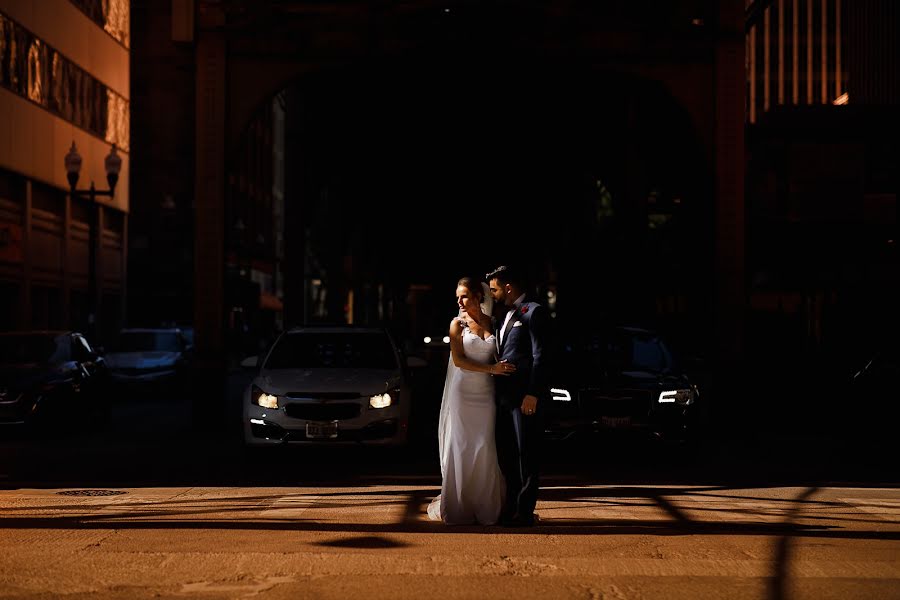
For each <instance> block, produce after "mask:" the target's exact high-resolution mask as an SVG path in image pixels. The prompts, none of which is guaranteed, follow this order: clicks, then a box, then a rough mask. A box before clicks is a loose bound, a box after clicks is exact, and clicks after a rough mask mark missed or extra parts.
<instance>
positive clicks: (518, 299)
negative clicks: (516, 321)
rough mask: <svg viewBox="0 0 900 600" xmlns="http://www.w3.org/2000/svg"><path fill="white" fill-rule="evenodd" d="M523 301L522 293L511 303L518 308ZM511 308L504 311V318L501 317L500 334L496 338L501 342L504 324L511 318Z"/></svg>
mask: <svg viewBox="0 0 900 600" xmlns="http://www.w3.org/2000/svg"><path fill="white" fill-rule="evenodd" d="M524 301H525V294H522V295H521V296H519V297H518V298H516V301H515V302H513V304H514V305H515V306H516V308H518V307H519V306H520V305H521V304H522V302H524ZM513 310H514V309H510V310H509V311H508V312H507V313H506V318H505V319H503V325H501V326H500V335H499V338H498V339H499V340H500V343H501V344H502V343H503V332H504V331H506V324H507V323H509V320H510V319H511V318H512V314H513Z"/></svg>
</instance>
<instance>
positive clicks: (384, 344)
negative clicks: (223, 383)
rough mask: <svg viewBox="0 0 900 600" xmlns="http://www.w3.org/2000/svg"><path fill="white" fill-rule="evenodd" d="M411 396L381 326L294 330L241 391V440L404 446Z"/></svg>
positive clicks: (271, 443) (251, 444)
mask: <svg viewBox="0 0 900 600" xmlns="http://www.w3.org/2000/svg"><path fill="white" fill-rule="evenodd" d="M256 360H257V359H256V358H255V357H251V358H249V359H245V360H244V362H243V363H242V364H243V366H245V367H253V366H257V365H256ZM411 401H412V397H411V393H410V386H409V382H408V378H407V374H406V364H405V362H404V361H403V359H402V355H401V353H400V351H399V349H398V348H397V346H396V344H395V343H394V341H393V339H392V337H391V335H390V334H389V333H388V332H387V330H385V329H378V328H362V327H349V326H348V327H303V328H297V329H292V330H289V331H286V332H284V333H282V334H281V335H280V336H279V338H278V339H277V340H276V341H275V343H274V344H273V345H272V348H271V350H269V352H268V354H267V355H266V356H265V358H264V359H263V362H262V365H260V366H259V372H258V374H257V375H256V377H255V378H254V379H253V381H252V382H251V383H250V385H249V386H247V389H246V390H245V391H244V398H243V421H244V423H243V426H244V442H245V445H246V446H248V447H260V446H274V445H284V444H290V445H294V444H298V445H302V444H306V445H310V444H320V445H321V444H348V443H349V444H357V443H364V444H377V445H388V446H397V445H403V444H405V443H406V441H407V429H408V427H409V414H410V403H411Z"/></svg>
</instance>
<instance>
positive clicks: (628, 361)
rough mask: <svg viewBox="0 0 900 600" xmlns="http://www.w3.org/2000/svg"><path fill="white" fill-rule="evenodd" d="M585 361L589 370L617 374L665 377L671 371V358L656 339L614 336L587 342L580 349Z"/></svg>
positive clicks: (662, 344) (639, 336)
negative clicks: (647, 373) (610, 371)
mask: <svg viewBox="0 0 900 600" xmlns="http://www.w3.org/2000/svg"><path fill="white" fill-rule="evenodd" d="M583 350H584V357H583V358H584V361H585V362H586V363H587V364H588V365H589V366H591V367H600V368H614V369H616V370H619V371H648V372H651V373H664V372H667V371H670V370H671V369H672V355H671V354H670V353H669V350H668V348H666V345H665V344H664V343H663V342H662V340H660V339H659V338H658V337H655V336H652V335H641V334H630V333H628V332H621V333H614V334H611V335H606V336H595V337H591V338H589V339H588V340H587V341H586V342H585V343H584V345H583Z"/></svg>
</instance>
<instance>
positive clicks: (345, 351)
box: [265, 332, 397, 369]
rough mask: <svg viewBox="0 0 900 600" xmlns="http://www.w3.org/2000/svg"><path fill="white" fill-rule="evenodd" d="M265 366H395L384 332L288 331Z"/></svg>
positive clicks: (390, 346) (392, 353) (311, 367)
mask: <svg viewBox="0 0 900 600" xmlns="http://www.w3.org/2000/svg"><path fill="white" fill-rule="evenodd" d="M265 368H266V369H314V368H344V369H347V368H351V369H353V368H355V369H396V368H397V358H396V355H395V354H394V347H393V346H392V345H391V342H390V340H389V339H388V337H387V335H386V334H383V333H341V332H338V333H318V332H316V333H312V332H306V333H288V334H285V335H283V336H282V337H281V339H280V340H278V342H277V343H276V344H275V347H274V348H273V349H272V353H271V355H270V356H269V360H267V361H266V364H265Z"/></svg>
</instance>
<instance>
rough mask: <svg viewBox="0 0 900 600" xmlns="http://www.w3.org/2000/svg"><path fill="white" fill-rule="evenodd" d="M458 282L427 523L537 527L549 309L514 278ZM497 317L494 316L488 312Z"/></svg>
mask: <svg viewBox="0 0 900 600" xmlns="http://www.w3.org/2000/svg"><path fill="white" fill-rule="evenodd" d="M485 279H486V280H487V284H484V283H482V282H479V281H477V280H475V279H474V278H471V277H463V278H462V279H460V280H459V282H458V283H457V287H456V301H457V305H458V306H459V308H460V316H459V317H456V318H454V319H453V321H452V322H451V323H450V361H449V364H448V366H447V378H446V380H445V382H444V395H443V398H442V400H441V414H440V419H439V424H438V451H439V455H440V464H441V476H442V478H443V480H442V483H441V493H440V495H439V496H437V497H436V498H435V499H434V500H433V501H432V502H431V504H430V505H429V506H428V516H429V518H430V519H432V520H436V521H437V520H440V521H443V522H444V523H447V524H451V525H468V524H475V523H478V524H481V525H494V524H497V523H499V524H501V525H506V526H512V527H527V526H531V525H533V524H534V522H535V519H536V515H535V514H534V507H535V504H536V503H537V494H538V459H539V456H538V454H539V446H540V440H541V435H542V433H543V427H542V412H543V411H542V408H543V407H542V403H545V402H546V400H547V399H548V397H549V389H548V385H547V371H548V361H547V355H546V354H545V336H546V334H547V328H548V326H549V322H548V321H549V317H548V315H547V311H546V309H545V308H544V307H543V306H541V305H540V304H538V303H536V302H531V301H529V300H528V298H527V297H526V295H525V293H524V289H523V283H522V279H521V276H520V274H519V273H517V272H515V270H514V269H513V268H511V267H507V266H501V267H498V268H497V269H496V270H494V271H492V272H491V273H488V274H487V275H486V276H485ZM495 306H496V307H497V310H494V307H495Z"/></svg>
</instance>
